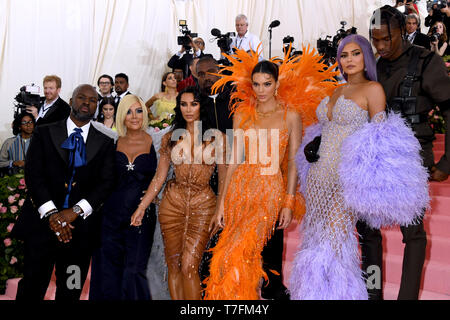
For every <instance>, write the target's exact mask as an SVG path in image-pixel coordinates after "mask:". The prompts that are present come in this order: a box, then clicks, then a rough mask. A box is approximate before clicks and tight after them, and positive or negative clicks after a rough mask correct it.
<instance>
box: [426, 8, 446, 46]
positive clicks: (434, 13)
mask: <svg viewBox="0 0 450 320" xmlns="http://www.w3.org/2000/svg"><path fill="white" fill-rule="evenodd" d="M438 21H442V22H443V23H444V24H445V28H446V29H447V37H448V38H450V30H449V28H450V1H438V2H437V3H434V4H433V6H432V7H431V9H430V11H428V16H427V17H426V18H425V26H427V27H430V28H432V27H433V26H434V24H435V23H436V22H438Z"/></svg>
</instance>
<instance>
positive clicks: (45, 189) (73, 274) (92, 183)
mask: <svg viewBox="0 0 450 320" xmlns="http://www.w3.org/2000/svg"><path fill="white" fill-rule="evenodd" d="M97 99H98V95H97V92H96V90H95V89H94V88H93V87H92V86H90V85H81V86H79V87H77V88H76V89H75V90H74V92H73V96H72V100H71V107H72V108H71V113H70V116H69V117H68V118H67V119H65V120H62V121H59V122H56V123H52V124H49V125H44V126H40V127H37V128H36V129H35V131H34V134H33V138H32V140H31V144H30V147H29V149H28V153H27V157H26V166H25V180H26V183H27V187H28V195H27V198H26V200H25V203H24V206H23V209H22V213H21V214H20V216H19V218H18V221H17V223H16V224H15V226H14V229H13V231H12V235H13V236H14V237H16V238H19V239H23V240H24V263H25V265H24V277H23V278H22V279H21V281H20V282H19V286H18V291H17V297H16V299H17V300H42V299H44V296H45V293H46V290H47V287H48V284H49V281H50V278H51V275H52V271H53V268H54V267H55V268H56V269H55V270H56V287H57V288H56V300H78V299H79V298H80V295H81V291H82V288H83V284H84V281H85V279H86V276H87V273H88V269H89V264H90V259H91V254H92V251H93V247H94V246H95V244H96V242H97V241H98V237H99V233H100V216H99V212H98V210H99V208H100V207H101V205H102V203H103V201H104V200H105V199H106V197H108V195H109V193H110V191H111V188H112V187H113V183H114V170H113V168H114V143H113V140H112V139H110V138H108V137H106V136H105V135H103V134H102V133H100V132H99V131H97V130H96V129H95V128H94V127H93V126H92V125H91V123H90V120H91V119H92V117H93V116H94V112H95V109H96V107H97Z"/></svg>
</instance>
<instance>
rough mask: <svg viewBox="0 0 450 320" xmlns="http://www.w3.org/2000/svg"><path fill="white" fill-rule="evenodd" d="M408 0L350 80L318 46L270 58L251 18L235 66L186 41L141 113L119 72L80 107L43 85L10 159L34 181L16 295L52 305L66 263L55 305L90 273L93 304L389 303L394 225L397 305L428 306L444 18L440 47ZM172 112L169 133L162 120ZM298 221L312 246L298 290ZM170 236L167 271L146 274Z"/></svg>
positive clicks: (378, 29)
mask: <svg viewBox="0 0 450 320" xmlns="http://www.w3.org/2000/svg"><path fill="white" fill-rule="evenodd" d="M402 3H403V2H402ZM408 3H409V2H408V1H405V2H404V3H403V5H406V6H407V7H408V8H409V10H411V12H406V14H405V13H402V12H400V11H399V10H397V9H396V8H394V7H391V6H384V7H382V8H379V9H377V10H376V11H375V12H374V16H373V17H372V18H371V24H370V39H366V38H364V37H362V36H360V35H349V36H347V37H345V38H344V39H343V40H342V41H341V42H340V44H339V48H338V54H337V64H338V70H339V71H338V72H336V71H333V70H332V69H331V68H328V66H326V65H325V64H324V63H323V62H322V61H321V57H320V56H318V55H317V54H316V53H314V52H308V51H306V52H303V53H302V55H299V56H293V57H291V58H289V57H288V56H286V58H285V59H284V60H281V61H280V60H278V61H276V63H274V62H273V61H269V60H264V59H263V57H262V54H258V53H256V52H255V50H257V47H258V45H259V39H258V38H257V37H256V36H255V35H252V34H251V33H249V31H248V19H247V18H246V16H245V15H238V16H237V17H236V20H235V21H236V31H237V36H236V37H235V38H234V39H233V43H232V47H233V48H234V49H235V50H234V51H232V52H222V54H223V56H222V58H223V57H225V58H227V59H229V60H230V61H229V62H230V64H229V65H228V66H227V67H224V68H220V66H219V65H218V63H217V61H216V60H215V59H214V57H213V56H212V55H209V54H205V53H204V52H203V50H204V41H203V39H201V38H195V39H191V40H192V41H191V46H192V50H191V51H188V50H186V48H185V47H184V46H182V49H181V50H180V51H179V52H177V53H176V54H175V55H174V56H173V57H172V58H171V59H170V61H169V63H168V66H169V67H170V68H172V70H171V71H170V72H167V73H165V74H164V75H163V76H162V80H161V90H160V92H157V93H155V94H154V95H153V96H152V97H151V98H149V99H148V100H147V101H146V102H145V100H143V99H142V98H140V97H139V96H138V95H136V94H133V93H131V92H130V91H129V90H128V89H129V79H128V76H127V75H126V74H124V73H119V74H116V75H115V77H114V79H113V78H112V77H111V76H110V75H107V74H104V75H101V76H100V77H99V78H98V81H97V89H96V88H94V87H93V86H91V85H88V84H83V85H80V86H78V87H77V88H75V89H74V91H73V94H72V97H71V99H70V102H69V104H67V103H66V102H65V101H64V100H62V99H61V98H60V97H59V93H60V90H61V79H60V78H59V77H57V76H46V77H45V78H44V80H43V86H44V95H45V98H44V99H43V101H42V103H41V104H40V105H39V106H29V107H27V108H26V110H25V112H23V113H22V114H20V115H18V116H17V117H16V118H15V120H14V123H13V134H14V137H12V138H10V139H8V140H6V141H5V142H4V144H3V146H2V149H1V151H0V157H1V159H0V165H1V166H2V167H5V168H8V169H9V170H10V173H14V172H17V170H20V169H24V170H25V179H26V183H27V188H28V196H27V199H26V201H25V203H24V206H23V209H22V212H21V214H20V215H19V218H18V220H17V223H16V224H15V225H14V229H13V231H12V234H13V236H15V237H17V238H18V239H22V240H24V250H25V252H24V255H25V270H24V277H23V278H22V279H21V280H20V282H19V287H18V292H17V300H42V299H43V298H44V296H45V293H46V290H47V287H48V284H49V281H50V277H51V274H52V271H53V268H54V267H55V268H56V269H55V270H56V285H57V289H56V300H77V299H79V298H80V295H81V291H82V288H83V284H84V282H85V280H86V277H87V274H88V270H89V266H90V264H91V266H92V269H91V281H90V296H89V299H90V300H150V299H155V297H161V294H160V292H155V289H154V288H156V287H158V288H166V290H167V291H168V294H169V297H170V298H171V299H174V300H201V299H213V300H215V299H222V300H234V299H244V300H249V299H260V298H263V299H276V300H282V299H289V298H291V299H382V298H383V294H382V287H381V286H370V285H369V284H368V281H369V278H368V274H369V273H370V272H369V270H371V268H373V267H374V266H375V267H376V268H378V270H380V274H379V277H380V279H379V281H381V279H382V264H383V259H382V255H383V250H382V247H381V240H382V239H381V233H380V230H379V229H380V228H381V227H384V226H392V225H400V226H401V231H402V233H403V242H404V243H405V244H406V246H405V253H404V263H403V270H402V281H401V286H400V292H399V296H398V298H399V299H418V294H419V288H420V282H421V276H422V268H423V263H424V260H425V249H426V241H427V240H426V232H425V230H424V228H423V217H424V214H425V209H426V208H427V207H428V205H429V196H428V184H427V183H428V181H429V180H434V181H443V180H445V179H447V178H448V175H449V173H450V162H449V161H450V155H449V154H448V152H449V151H450V145H449V144H450V139H448V134H446V138H445V141H446V148H445V154H444V156H443V157H442V158H441V159H440V161H438V162H436V161H435V159H434V157H433V152H432V146H433V145H432V141H433V138H434V133H433V132H432V130H431V129H430V127H429V125H428V123H427V121H428V120H427V117H426V115H427V114H428V112H429V111H430V110H431V109H433V108H434V106H436V105H439V106H440V107H441V110H443V114H444V117H445V120H446V123H448V121H450V108H449V107H450V91H449V90H448V88H449V87H450V78H449V76H448V74H447V70H446V67H445V65H444V63H443V61H442V59H441V57H440V56H441V55H442V54H441V52H444V51H446V50H447V46H445V45H446V44H447V41H448V39H447V37H444V35H445V32H446V29H445V22H442V21H436V22H433V25H436V26H437V28H436V30H438V31H437V32H439V33H440V35H441V36H442V41H443V42H442V44H441V38H439V41H438V43H437V44H436V43H435V41H433V42H430V41H427V40H428V38H426V36H425V38H424V36H423V35H421V34H420V32H419V31H418V30H419V29H418V28H419V26H420V19H419V18H418V15H417V12H414V11H415V10H416V9H414V6H410V5H409V4H408ZM397 7H400V5H398V6H397ZM413 9H414V10H413ZM441 11H442V10H441ZM448 12H449V10H448V9H446V10H444V11H442V13H443V14H444V13H445V14H448ZM432 14H433V15H436V12H434V13H432ZM430 15H431V13H430ZM428 22H429V21H428ZM426 23H427V22H426ZM440 26H442V27H440ZM447 31H448V29H447ZM372 45H373V47H374V48H375V49H376V53H377V54H378V55H379V59H378V61H377V60H376V58H375V54H374V52H373V51H372ZM444 46H445V47H446V48H445V49H444ZM441 49H442V50H441ZM338 74H340V75H341V76H342V77H343V78H344V81H343V83H339V82H338V81H337V80H336V77H337V76H338ZM166 116H169V118H170V117H172V122H171V123H170V125H167V126H165V130H164V132H163V135H161V134H159V132H160V130H153V129H152V124H154V123H157V122H158V121H159V120H161V119H163V118H164V117H166ZM240 132H242V133H243V136H242V137H241V136H239V134H240ZM105 133H106V134H105ZM447 133H448V131H447ZM111 138H113V139H111ZM241 138H242V139H241ZM229 151H231V152H229ZM264 152H265V153H264ZM267 154H268V155H269V156H267ZM368 155H372V156H368ZM267 157H268V158H267ZM383 159H391V161H384V160H383ZM374 168H377V169H376V170H374ZM293 219H297V220H299V221H301V228H300V232H301V233H302V238H303V241H302V245H301V247H300V248H299V251H298V253H297V254H296V257H295V260H294V261H293V268H292V274H291V277H290V279H289V281H286V282H285V283H289V286H288V288H286V287H285V286H284V284H283V274H282V257H283V232H284V230H285V229H286V228H287V227H288V226H289V225H290V223H291V221H292V220H293ZM356 231H357V232H356ZM158 234H159V235H160V237H161V238H162V241H163V242H162V250H163V251H164V252H163V254H162V256H163V259H164V261H162V264H163V265H164V266H165V268H167V275H168V276H167V278H166V277H165V276H164V275H160V276H156V278H158V277H159V278H158V279H157V280H155V277H151V279H152V280H150V277H149V276H148V273H149V272H153V271H155V272H156V271H158V270H149V268H150V269H151V267H150V266H151V265H154V261H152V250H153V251H154V250H157V249H155V247H157V246H156V245H155V240H154V239H156V235H158ZM358 236H359V237H358ZM358 245H359V246H360V248H361V253H362V254H361V255H360V253H359V251H358ZM209 249H211V250H209ZM361 260H362V261H361ZM73 266H76V267H77V268H78V269H77V270H78V271H79V282H78V285H75V286H69V284H70V283H71V282H70V279H71V276H72V273H71V272H69V271H68V270H73V269H71V268H72V267H73ZM154 281H158V282H159V283H158V286H155V283H152V282H154ZM158 290H159V289H158ZM161 290H163V289H161Z"/></svg>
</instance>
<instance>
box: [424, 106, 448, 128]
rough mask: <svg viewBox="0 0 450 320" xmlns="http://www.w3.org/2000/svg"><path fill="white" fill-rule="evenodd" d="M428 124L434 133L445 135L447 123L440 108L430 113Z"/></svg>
mask: <svg viewBox="0 0 450 320" xmlns="http://www.w3.org/2000/svg"><path fill="white" fill-rule="evenodd" d="M428 122H429V123H430V125H431V128H432V129H433V132H434V133H445V121H444V117H443V116H442V112H441V110H440V109H439V107H438V106H436V107H435V108H434V109H433V110H431V111H430V112H429V113H428Z"/></svg>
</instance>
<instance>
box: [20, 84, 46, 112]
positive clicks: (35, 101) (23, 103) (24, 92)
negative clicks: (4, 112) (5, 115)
mask: <svg viewBox="0 0 450 320" xmlns="http://www.w3.org/2000/svg"><path fill="white" fill-rule="evenodd" d="M39 92H40V88H39V87H38V86H35V85H34V83H32V84H31V86H27V85H25V86H22V87H21V88H20V91H19V93H18V94H17V96H16V97H15V98H14V100H16V102H15V103H14V118H15V117H17V116H18V115H19V114H20V113H22V112H23V111H24V110H25V109H26V108H27V107H28V106H35V107H36V108H39V104H40V102H41V96H40V94H39Z"/></svg>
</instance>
